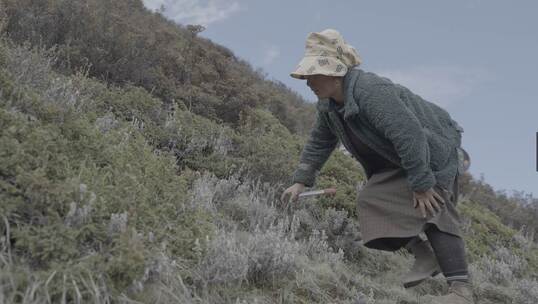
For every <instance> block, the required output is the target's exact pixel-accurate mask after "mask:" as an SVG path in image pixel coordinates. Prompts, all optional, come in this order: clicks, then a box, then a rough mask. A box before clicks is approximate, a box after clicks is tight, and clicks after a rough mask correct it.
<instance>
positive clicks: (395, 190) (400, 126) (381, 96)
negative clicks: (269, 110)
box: [281, 29, 474, 303]
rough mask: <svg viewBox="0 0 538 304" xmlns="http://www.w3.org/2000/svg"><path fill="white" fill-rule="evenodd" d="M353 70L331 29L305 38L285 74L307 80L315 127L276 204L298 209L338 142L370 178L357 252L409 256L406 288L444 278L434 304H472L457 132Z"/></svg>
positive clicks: (355, 58)
mask: <svg viewBox="0 0 538 304" xmlns="http://www.w3.org/2000/svg"><path fill="white" fill-rule="evenodd" d="M360 63H361V59H360V57H359V55H358V53H357V51H356V50H355V49H354V48H353V47H352V46H350V45H348V44H346V43H345V41H344V39H343V38H342V36H341V35H340V34H339V33H338V32H337V31H335V30H331V29H327V30H324V31H322V32H319V33H310V34H309V35H308V37H307V40H306V54H305V56H304V58H303V59H302V60H301V62H300V63H299V65H298V66H297V68H296V70H295V71H294V72H292V73H291V76H292V77H294V78H298V79H306V83H307V85H308V86H309V87H310V88H311V89H312V90H313V91H314V93H315V94H316V95H317V97H318V98H319V101H318V104H317V119H316V123H315V125H314V128H313V130H312V131H311V134H310V137H309V139H308V141H307V143H306V145H305V147H304V149H303V152H302V153H301V159H300V163H299V166H298V168H297V170H296V171H295V173H294V175H293V185H292V186H291V187H289V188H288V189H286V190H285V191H284V193H283V194H282V197H281V199H282V200H284V199H285V198H286V196H287V195H289V196H290V199H291V200H292V201H296V200H297V198H298V195H299V194H300V193H301V192H302V191H304V188H305V187H312V186H313V185H314V181H315V178H316V176H317V174H318V173H319V171H320V170H321V168H322V166H323V165H324V163H325V162H326V160H327V159H328V158H329V156H330V154H331V153H332V151H333V150H334V149H335V148H336V146H337V144H338V142H341V143H342V144H343V146H344V147H345V148H346V149H347V150H348V151H349V152H350V153H351V155H352V156H353V157H354V158H356V159H357V160H358V161H359V162H360V164H361V165H362V167H363V168H364V170H365V172H366V176H367V179H368V182H367V183H366V185H365V186H364V188H363V189H362V190H360V192H359V195H358V200H357V208H358V215H359V223H360V226H361V232H362V236H363V240H364V245H365V246H366V247H369V248H374V249H379V250H388V251H395V250H398V249H400V248H402V247H405V248H406V249H408V250H409V251H410V252H412V253H413V254H414V256H415V263H414V265H413V267H412V269H411V271H410V272H409V273H408V274H407V275H406V276H405V277H404V279H403V284H404V286H405V287H411V286H414V285H417V284H419V283H420V282H422V281H423V280H425V279H426V278H428V277H430V276H433V275H436V274H437V273H439V272H442V273H443V274H444V276H445V277H446V279H447V281H448V284H449V293H448V294H447V295H444V296H440V297H436V298H435V300H434V302H435V303H474V302H473V296H472V288H471V285H470V283H469V277H468V269H467V263H466V261H465V246H464V242H463V239H462V233H461V230H460V228H459V225H460V218H459V215H458V212H457V211H456V209H455V205H456V202H457V191H456V190H457V187H458V185H457V181H458V167H459V166H458V150H457V147H459V146H460V145H461V132H463V130H462V129H461V128H460V127H459V126H458V124H457V123H456V122H455V121H454V120H452V119H451V117H450V115H449V114H448V113H447V112H446V111H445V110H443V109H442V108H440V107H439V106H437V105H435V104H433V103H431V102H428V101H426V100H424V99H422V98H421V97H420V96H418V95H416V94H413V93H412V92H411V91H410V90H409V89H407V88H405V87H403V86H401V85H398V84H394V83H392V82H391V81H390V80H388V79H387V78H383V77H379V76H377V75H375V74H374V73H369V72H365V71H363V70H361V69H359V68H358V65H359V64H360ZM422 232H424V233H425V235H426V236H427V240H423V239H422V238H420V237H419V235H420V234H421V233H422Z"/></svg>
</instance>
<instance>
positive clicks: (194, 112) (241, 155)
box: [0, 0, 538, 303]
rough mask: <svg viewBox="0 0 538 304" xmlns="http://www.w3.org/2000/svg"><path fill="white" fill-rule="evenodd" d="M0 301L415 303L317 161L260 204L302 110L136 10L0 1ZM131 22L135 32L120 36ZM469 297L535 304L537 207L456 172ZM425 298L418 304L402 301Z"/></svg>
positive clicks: (302, 125)
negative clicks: (314, 193) (301, 190)
mask: <svg viewBox="0 0 538 304" xmlns="http://www.w3.org/2000/svg"><path fill="white" fill-rule="evenodd" d="M0 17H1V19H0V20H1V22H0V30H2V35H3V37H2V39H1V40H0V202H1V204H0V219H1V221H0V236H1V237H0V303H419V299H420V296H421V295H425V294H432V293H436V292H439V291H440V288H446V286H445V283H444V280H443V278H442V276H439V277H436V278H434V279H431V280H428V281H427V282H426V283H424V284H422V285H420V286H418V287H416V288H413V289H410V290H405V289H403V287H401V286H400V283H399V276H400V275H402V274H403V273H404V272H405V271H406V270H407V269H408V267H409V265H410V263H411V262H412V260H411V258H410V256H409V255H408V254H407V253H404V252H403V251H402V252H398V253H396V254H390V253H384V252H378V251H373V250H368V249H366V248H364V247H363V246H362V245H361V238H360V223H358V222H357V220H356V218H357V215H356V210H355V207H354V202H355V196H356V185H357V182H358V181H361V180H363V179H364V174H363V172H362V170H361V168H360V167H359V166H358V165H357V164H356V162H355V161H354V160H353V159H351V158H350V157H348V156H346V155H344V154H343V153H341V152H340V151H335V153H334V154H333V155H332V156H331V158H330V160H329V161H328V162H327V164H326V166H325V167H324V169H323V171H322V172H321V173H320V176H319V178H318V182H317V186H316V187H328V186H334V185H338V194H337V195H336V196H335V197H333V198H330V199H328V198H323V199H309V200H307V201H301V202H300V203H299V204H297V205H295V206H286V205H282V204H281V203H280V202H279V201H278V199H277V198H278V197H279V196H280V193H281V191H282V190H283V187H284V186H287V185H288V183H289V178H290V175H291V173H292V171H293V169H294V168H295V166H296V165H297V162H298V157H299V153H300V151H301V149H302V146H303V144H304V142H305V136H306V134H308V130H309V128H310V125H311V122H312V119H313V118H312V117H313V115H314V114H313V113H314V107H313V106H312V105H308V104H306V103H305V102H304V101H303V100H302V99H301V98H300V97H299V96H298V95H297V94H296V93H294V92H292V91H290V90H289V89H287V88H286V87H285V86H283V85H282V84H278V83H273V82H271V81H268V80H266V79H263V77H260V76H259V74H258V73H256V72H255V71H253V70H252V69H251V68H250V66H249V65H248V63H245V62H242V61H241V60H239V59H237V58H236V57H235V56H234V55H233V53H232V52H231V51H230V50H227V49H225V48H223V47H222V46H218V45H216V44H214V43H212V42H211V41H208V40H205V39H201V38H199V37H197V36H196V35H195V33H193V32H192V31H189V30H188V29H187V28H185V27H183V26H180V25H176V24H173V23H172V22H170V21H167V20H166V19H164V18H163V17H162V16H160V15H159V14H156V13H152V12H150V11H148V10H146V9H145V8H144V7H143V5H142V4H141V2H140V1H135V0H117V1H107V0H90V1H82V0H80V1H78V0H74V1H60V0H48V1H37V2H36V1H29V0H22V1H15V0H0ZM135 24H145V25H147V26H135ZM461 191H462V194H463V195H462V197H461V200H460V202H459V204H458V209H459V210H460V212H461V214H462V216H463V217H464V227H463V228H464V231H465V239H466V243H467V246H468V249H469V250H468V254H469V256H468V260H469V262H470V264H471V273H472V276H473V281H474V282H475V296H476V298H477V300H478V303H537V302H538V281H537V280H538V247H537V245H536V242H535V239H534V238H535V231H536V230H537V229H538V224H537V222H538V211H537V210H538V207H536V205H533V204H528V203H526V204H525V203H523V201H522V199H520V200H518V199H517V198H514V197H506V196H505V195H502V193H496V192H495V191H493V189H491V187H489V186H488V185H487V183H485V181H483V180H475V179H474V178H473V177H471V176H466V177H465V179H464V181H463V183H462V185H461ZM420 303H423V302H420Z"/></svg>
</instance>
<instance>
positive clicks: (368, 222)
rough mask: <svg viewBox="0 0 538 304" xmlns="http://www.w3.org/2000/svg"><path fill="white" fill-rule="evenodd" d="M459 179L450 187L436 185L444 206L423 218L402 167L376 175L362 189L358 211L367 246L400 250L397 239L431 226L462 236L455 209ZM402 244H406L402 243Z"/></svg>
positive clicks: (359, 194)
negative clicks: (416, 206)
mask: <svg viewBox="0 0 538 304" xmlns="http://www.w3.org/2000/svg"><path fill="white" fill-rule="evenodd" d="M457 188H458V178H457V176H456V178H455V180H454V182H453V184H452V186H451V187H450V190H447V189H443V188H441V187H439V186H437V185H436V186H434V190H435V191H436V192H437V193H438V194H439V195H441V196H442V197H443V199H444V201H445V205H444V206H443V207H442V209H441V211H439V212H437V213H436V214H435V216H432V215H431V213H430V212H429V211H426V215H427V217H426V218H423V217H422V214H421V212H420V209H419V208H414V203H413V191H412V190H411V188H410V187H409V184H408V182H407V179H406V172H405V171H404V170H403V169H402V168H396V169H386V170H383V171H380V172H377V173H375V174H373V175H372V176H371V177H370V179H368V182H367V183H366V185H365V186H364V187H363V188H362V189H361V190H359V192H358V198H357V213H358V217H359V225H360V230H361V234H362V238H363V242H364V245H365V246H366V247H369V248H374V249H381V250H397V249H398V248H399V247H401V246H396V247H395V246H394V245H391V244H390V243H392V244H394V240H405V239H409V238H412V237H415V236H417V235H419V234H420V233H421V232H423V231H424V229H426V228H427V227H428V226H429V225H431V224H434V225H436V226H437V228H439V230H441V231H444V232H447V233H450V234H453V235H456V236H460V237H461V230H460V228H459V227H460V216H459V214H458V212H457V211H456V203H457ZM402 245H403V244H402Z"/></svg>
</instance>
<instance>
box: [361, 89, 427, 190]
mask: <svg viewBox="0 0 538 304" xmlns="http://www.w3.org/2000/svg"><path fill="white" fill-rule="evenodd" d="M361 111H363V112H364V113H363V115H364V116H365V117H366V120H367V121H369V122H370V124H371V125H372V126H373V127H374V128H375V129H376V130H377V131H378V132H379V133H380V134H382V135H383V136H384V137H385V138H386V139H388V140H389V141H390V142H391V143H392V144H393V146H394V149H395V150H396V153H397V154H398V156H399V157H400V162H401V166H402V168H403V169H404V170H405V171H406V172H407V180H408V182H409V185H410V187H411V189H412V190H413V191H415V192H424V191H426V190H428V189H430V188H432V187H433V186H434V185H435V184H436V183H437V182H436V179H435V176H434V175H433V172H432V170H431V168H430V149H429V146H428V140H427V138H426V133H425V131H424V130H423V128H422V124H421V123H420V121H419V120H418V118H417V117H416V116H415V114H414V113H413V112H412V111H411V110H410V109H409V108H407V106H406V105H405V103H404V102H403V101H402V100H401V99H400V97H399V96H398V94H396V92H395V91H394V89H393V88H392V87H391V86H387V85H378V86H375V87H373V90H372V91H370V94H369V96H367V98H365V100H364V102H362V103H361Z"/></svg>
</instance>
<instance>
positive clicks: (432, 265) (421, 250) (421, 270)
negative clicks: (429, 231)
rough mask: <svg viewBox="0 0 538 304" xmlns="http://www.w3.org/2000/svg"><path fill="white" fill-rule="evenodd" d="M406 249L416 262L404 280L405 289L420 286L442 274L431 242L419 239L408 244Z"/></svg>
mask: <svg viewBox="0 0 538 304" xmlns="http://www.w3.org/2000/svg"><path fill="white" fill-rule="evenodd" d="M406 248H407V250H409V251H410V252H411V253H412V254H413V255H414V256H415V262H414V263H413V266H412V267H411V270H410V271H409V272H408V273H407V274H405V275H404V277H403V279H402V281H403V285H404V287H405V288H409V287H413V286H415V285H418V284H420V283H421V282H422V281H424V280H425V279H427V278H429V277H433V276H435V275H437V274H438V273H440V272H441V269H440V267H439V264H438V263H437V258H436V257H435V254H434V253H433V250H432V248H431V246H430V242H429V241H427V240H426V241H423V240H422V239H420V238H418V237H417V238H416V239H414V240H413V241H411V242H410V243H409V244H407V245H406Z"/></svg>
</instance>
